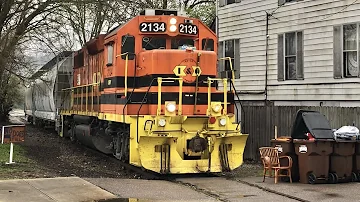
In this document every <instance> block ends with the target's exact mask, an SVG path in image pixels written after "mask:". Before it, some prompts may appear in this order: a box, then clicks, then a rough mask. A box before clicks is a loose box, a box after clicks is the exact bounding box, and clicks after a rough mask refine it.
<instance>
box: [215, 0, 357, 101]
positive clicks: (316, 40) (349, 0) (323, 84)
mask: <svg viewBox="0 0 360 202" xmlns="http://www.w3.org/2000/svg"><path fill="white" fill-rule="evenodd" d="M348 5H350V6H348ZM347 6H348V7H347ZM345 7H346V9H344V8H345ZM343 9H344V10H343ZM275 10H276V11H275ZM341 10H343V11H342V12H339V11H341ZM265 11H267V12H269V13H271V12H273V11H275V12H273V17H271V18H270V20H269V30H268V31H269V41H268V91H267V93H268V96H267V98H268V100H270V101H295V102H296V101H303V100H313V101H324V100H327V101H347V100H360V79H359V78H341V79H335V78H334V70H333V65H334V62H333V51H334V50H333V40H334V36H333V27H334V26H335V25H341V24H346V23H356V22H360V1H359V2H355V3H354V0H303V1H299V2H291V3H286V4H285V5H283V6H281V7H279V8H278V0H242V1H241V3H234V4H230V5H226V6H223V7H219V10H218V14H219V40H220V41H224V40H229V39H240V79H236V80H235V86H236V88H237V90H238V91H241V92H245V93H247V94H241V96H240V99H241V100H264V98H265V96H264V95H263V94H251V92H259V91H264V89H265V73H266V72H265V69H266V65H265V64H266V57H265V54H266V36H265V34H266V13H265ZM334 13H336V14H334ZM293 31H303V39H304V40H303V55H304V57H303V65H304V70H303V71H304V79H303V80H285V81H278V67H277V60H278V53H277V47H278V44H277V42H278V41H277V39H278V34H281V33H285V32H293ZM299 103H300V102H299ZM359 106H360V105H359Z"/></svg>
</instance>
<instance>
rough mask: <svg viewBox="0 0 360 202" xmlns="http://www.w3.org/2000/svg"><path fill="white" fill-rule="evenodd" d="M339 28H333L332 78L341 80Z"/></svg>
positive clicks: (340, 39)
mask: <svg viewBox="0 0 360 202" xmlns="http://www.w3.org/2000/svg"><path fill="white" fill-rule="evenodd" d="M341 42H342V37H341V26H334V47H333V51H334V57H333V58H334V78H335V79H339V78H342V47H341Z"/></svg>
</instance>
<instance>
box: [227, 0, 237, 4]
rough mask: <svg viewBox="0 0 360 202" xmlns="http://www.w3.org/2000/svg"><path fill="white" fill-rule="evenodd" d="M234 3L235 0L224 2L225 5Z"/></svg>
mask: <svg viewBox="0 0 360 202" xmlns="http://www.w3.org/2000/svg"><path fill="white" fill-rule="evenodd" d="M233 3H235V0H226V5H229V4H233Z"/></svg>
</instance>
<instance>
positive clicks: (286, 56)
mask: <svg viewBox="0 0 360 202" xmlns="http://www.w3.org/2000/svg"><path fill="white" fill-rule="evenodd" d="M289 34H294V36H295V39H294V41H295V55H286V54H287V53H286V35H289ZM283 50H284V58H283V60H284V73H285V74H284V80H286V81H288V80H298V79H297V67H298V57H297V53H298V43H297V31H294V32H285V33H284V43H283ZM292 57H295V78H293V79H290V78H289V77H290V76H289V71H288V69H286V68H287V62H286V59H287V58H292Z"/></svg>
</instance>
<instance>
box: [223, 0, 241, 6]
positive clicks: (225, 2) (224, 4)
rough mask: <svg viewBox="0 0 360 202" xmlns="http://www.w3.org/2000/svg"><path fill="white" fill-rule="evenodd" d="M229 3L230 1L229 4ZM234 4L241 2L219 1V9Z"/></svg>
mask: <svg viewBox="0 0 360 202" xmlns="http://www.w3.org/2000/svg"><path fill="white" fill-rule="evenodd" d="M229 1H232V2H230V3H229ZM236 3H241V0H219V7H223V6H226V5H232V4H236Z"/></svg>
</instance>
